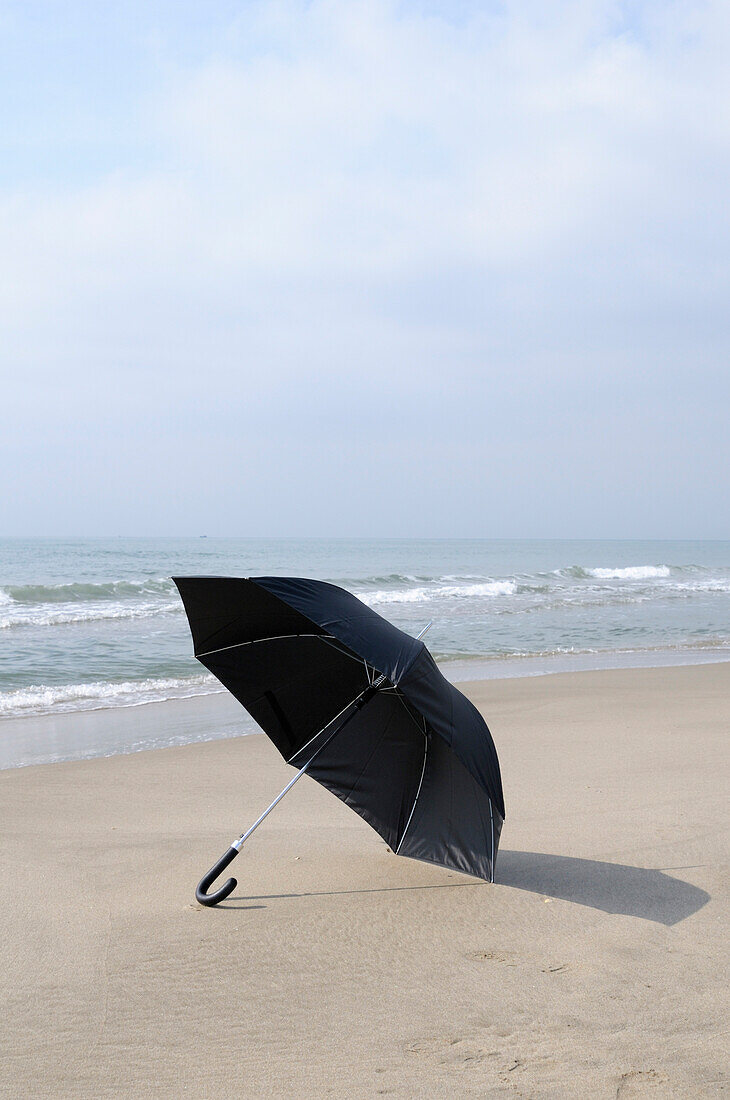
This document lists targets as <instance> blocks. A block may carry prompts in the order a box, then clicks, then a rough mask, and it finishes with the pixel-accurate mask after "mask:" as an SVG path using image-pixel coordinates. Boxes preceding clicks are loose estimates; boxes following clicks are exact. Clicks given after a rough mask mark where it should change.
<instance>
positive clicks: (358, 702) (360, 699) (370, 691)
mask: <svg viewBox="0 0 730 1100" xmlns="http://www.w3.org/2000/svg"><path fill="white" fill-rule="evenodd" d="M432 623H433V620H431V622H429V623H427V624H426V626H424V628H423V630H422V631H421V632H420V634H418V635H417V636H416V638H417V640H420V639H421V638H422V637H423V635H424V634H425V633H426V631H427V630H428V629H429V628H430V627H431V625H432ZM384 680H385V676H383V675H380V676H378V678H377V680H373V682H372V684H368V686H367V687H366V688H365V690H364V691H361V692H360V694H359V695H358V696H357V697H356V698H355V699H353V700H352V702H351V703H348V707H351V706H354V707H355V710H354V711H353V712H352V714H348V715H347V717H346V718H344V719H343V720H342V722H340V724H339V725H338V726H336V727H335V729H333V730H332V733H331V734H330V735H329V737H328V738H327V739H326V740H325V741H323V742H322V744H321V745H320V746H319V748H318V749H316V750H315V752H314V753H313V754H312V756H310V758H309V760H308V761H307V763H306V764H305V765H304V767H303V768H300V769H299V771H298V772H297V774H296V775H295V776H294V778H293V779H290V780H289V782H288V783H287V785H286V787H284V790H283V791H279V793H278V794H277V796H276V798H275V799H274V801H273V802H272V803H271V805H270V806H267V808H266V809H265V810H264V812H263V813H262V814H261V817H259V818H257V819H256V821H254V823H253V825H252V826H251V828H250V829H247V830H246V832H245V833H242V835H241V836H240V837H239V838H238V840H234V842H233V844H231V848H235V849H236V851H237V852H240V851H241V848H242V847H243V845H244V844H245V843H246V841H247V840H248V838H249V837H250V836H251V833H252V832H253V831H254V830H255V829H258V827H259V825H260V824H261V822H262V821H263V820H264V818H266V817H268V816H269V814H270V813H271V811H272V810H273V808H274V806H276V805H278V803H279V802H281V800H282V798H283V797H284V795H285V794H288V793H289V791H290V790H291V789H292V787H293V786H294V784H295V783H296V782H297V780H299V779H301V778H302V776H303V775H304V773H305V772H306V770H307V768H308V767H309V765H310V764H311V763H312V761H313V760H314V759H315V758H316V757H317V756H319V754H320V753H321V751H322V749H323V748H325V746H327V745H329V743H330V741H331V740H332V738H333V737H335V735H336V734H338V733H339V732H340V730H341V729H343V728H344V726H346V725H347V723H348V722H349V721H350V719H351V718H354V717H355V715H356V714H357V712H358V711H359V710H361V709H362V707H364V705H365V703H367V702H368V701H369V700H370V699H371V698H372V697H373V695H375V694H376V692H377V690H378V688H379V687H380V685H381V684H382V683H383V681H384ZM346 709H347V708H346ZM333 721H334V719H333ZM326 729H327V726H324V727H323V729H321V730H320V731H319V733H323V732H324V730H326ZM319 733H318V734H317V735H316V736H317V737H319ZM312 740H315V738H312ZM300 751H301V750H300Z"/></svg>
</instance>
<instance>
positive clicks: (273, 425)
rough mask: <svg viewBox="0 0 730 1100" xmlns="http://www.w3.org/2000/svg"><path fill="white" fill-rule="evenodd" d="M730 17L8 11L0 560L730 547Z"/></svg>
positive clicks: (631, 10)
mask: <svg viewBox="0 0 730 1100" xmlns="http://www.w3.org/2000/svg"><path fill="white" fill-rule="evenodd" d="M728 56H730V5H728V4H727V3H725V2H722V0H718V2H713V0H708V2H696V0H681V2H676V3H667V2H660V0H654V2H641V0H637V2H634V3H628V2H626V3H619V2H612V3H609V2H602V0H578V2H565V3H563V2H559V0H555V2H552V0H539V2H534V3H533V2H531V0H523V2H519V3H517V2H506V3H490V2H487V0H482V2H480V3H477V2H473V3H472V2H469V0H452V2H447V0H442V2H435V0H433V2H426V0H424V2H417V0H409V2H401V3H396V2H387V0H366V2H361V0H311V2H307V3H305V2H302V0H276V2H271V0H261V2H241V0H239V2H233V0H207V2H206V3H204V4H201V3H195V4H194V3H192V2H188V0H148V2H145V3H141V2H139V3H136V2H131V0H130V2H124V0H120V2H117V3H114V4H99V3H97V2H93V3H92V2H89V3H70V2H69V3H64V2H63V0H55V2H51V0H48V2H46V3H40V2H35V0H23V2H17V3H16V2H13V0H0V386H1V389H0V477H1V480H0V485H1V486H2V488H1V489H0V534H6V535H118V534H121V535H186V534H190V535H197V534H202V533H205V534H209V535H244V536H245V535H255V536H295V537H304V536H326V537H337V536H348V537H357V536H364V537H387V536H397V537H409V536H412V537H436V538H444V537H485V538H489V537H495V538H540V537H544V538H561V537H565V538H569V537H574V538H698V539H699V538H729V537H730V504H729V503H728V501H729V499H730V493H729V492H728V480H729V478H728V475H729V473H730V443H729V440H730V430H729V428H730V355H729V352H730V308H729V304H730V303H729V292H730V251H729V246H730V202H729V201H728V196H729V195H730V67H729V66H728V64H727V58H728Z"/></svg>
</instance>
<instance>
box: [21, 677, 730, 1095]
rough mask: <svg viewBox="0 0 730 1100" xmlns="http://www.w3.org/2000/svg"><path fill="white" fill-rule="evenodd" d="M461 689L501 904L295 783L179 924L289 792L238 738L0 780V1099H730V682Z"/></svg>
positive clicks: (542, 683)
mask: <svg viewBox="0 0 730 1100" xmlns="http://www.w3.org/2000/svg"><path fill="white" fill-rule="evenodd" d="M463 688H464V690H465V691H466V693H467V694H468V695H469V696H470V697H471V698H472V699H473V700H474V701H475V702H476V704H477V705H478V706H479V707H480V709H481V710H482V712H483V713H484V715H485V717H486V718H487V721H488V722H489V725H490V728H491V729H492V733H493V735H494V739H495V742H496V744H497V749H498V751H499V755H500V760H501V764H502V772H503V779H504V789H505V800H506V806H507V821H506V823H505V826H504V831H503V833H502V850H501V852H500V856H499V860H498V864H497V880H498V881H497V884H496V885H494V886H492V885H488V884H486V883H481V882H478V881H477V880H474V879H470V878H467V877H465V876H463V875H459V874H456V873H453V872H449V871H446V870H443V869H440V868H438V867H433V866H429V865H426V864H422V863H417V862H414V861H411V860H408V859H403V858H399V857H396V856H394V855H392V854H391V853H389V852H388V850H387V849H386V846H385V845H384V843H383V842H382V841H381V840H380V838H379V837H378V836H377V835H376V834H375V833H374V832H373V831H372V830H371V829H369V828H368V826H367V825H366V824H365V823H364V822H363V821H361V820H360V819H359V818H358V817H357V816H355V815H354V814H353V813H352V812H351V811H350V810H348V809H347V808H346V807H345V806H343V805H342V804H341V803H340V802H338V801H337V799H335V798H333V797H332V796H331V795H330V794H328V793H327V792H326V791H324V790H323V789H322V788H320V787H318V786H317V784H316V783H314V782H313V781H311V780H309V779H307V778H305V779H303V780H302V781H301V782H300V783H299V784H298V785H297V787H296V788H295V789H294V790H293V791H292V792H291V794H290V795H289V796H288V797H287V798H286V799H285V800H284V801H283V802H282V804H281V805H280V806H279V807H277V809H276V810H275V811H274V813H273V814H272V815H271V817H270V818H268V819H267V821H266V822H265V823H264V825H262V827H261V828H260V829H259V830H258V831H257V833H256V834H255V836H254V837H253V838H252V839H251V841H250V842H249V844H248V845H247V846H246V848H245V849H244V852H243V853H242V854H241V856H240V857H239V859H238V860H237V861H236V863H235V864H234V865H233V867H232V868H231V870H232V871H234V873H235V874H236V876H237V877H238V878H239V886H238V888H237V890H236V891H235V892H234V894H233V895H232V897H231V898H229V899H228V901H226V902H225V903H224V904H223V905H222V906H221V907H220V908H218V909H214V910H207V909H201V908H200V907H199V906H198V905H197V904H196V903H195V902H194V898H193V891H194V888H195V885H196V883H197V881H198V879H199V878H200V877H201V875H202V873H203V872H204V871H205V870H206V869H207V868H208V867H209V866H210V865H211V864H212V863H213V862H214V861H215V860H216V859H217V858H218V856H219V855H221V853H222V852H223V851H224V850H225V849H226V848H227V846H228V845H229V844H230V842H231V840H232V839H233V838H234V837H235V836H237V835H238V833H239V832H240V831H242V830H243V829H244V828H245V827H247V826H248V825H249V824H250V823H251V822H252V821H253V820H254V818H255V817H256V816H257V815H258V814H259V812H260V811H261V810H262V809H263V808H264V807H265V806H267V805H268V803H269V802H270V801H271V799H272V798H273V796H274V795H275V794H276V793H277V792H278V790H279V789H280V788H281V787H282V786H283V785H284V783H285V782H286V781H287V780H288V779H289V778H290V777H291V775H292V771H291V769H290V768H287V766H286V765H285V764H284V763H283V762H282V760H281V758H280V757H279V756H278V754H277V753H276V751H275V749H274V748H273V746H272V745H271V744H270V743H269V742H268V740H267V739H266V738H265V737H263V736H261V735H257V736H251V737H242V738H235V739H228V740H220V741H212V742H209V743H205V744H194V745H186V746H182V747H175V748H167V749H162V750H158V751H152V752H140V753H134V754H131V755H127V756H116V757H112V758H108V759H95V760H88V761H82V762H75V763H68V764H53V765H48V766H37V767H31V768H21V769H16V770H8V771H4V772H1V773H0V786H1V790H0V805H2V825H3V827H2V845H3V855H2V867H3V907H4V919H3V936H2V952H3V965H2V971H1V974H2V982H3V986H4V988H3V1002H4V1005H5V1009H4V1013H3V1021H2V1028H1V1029H0V1054H1V1059H0V1088H2V1089H3V1090H4V1091H3V1095H7V1096H33V1097H54V1098H55V1097H132V1096H135V1097H137V1096H143V1097H146V1096H150V1097H179V1096H187V1095H190V1096H196V1097H228V1096H244V1097H259V1096H260V1097H279V1096H281V1097H325V1096H337V1097H370V1096H379V1095H384V1096H392V1097H442V1096H443V1097H461V1096H486V1097H515V1096H517V1097H519V1096H521V1097H573V1096H575V1097H607V1098H608V1097H611V1098H614V1097H620V1098H621V1100H626V1098H629V1097H634V1096H647V1097H648V1096H657V1097H665V1096H670V1097H673V1096H677V1097H680V1096H681V1097H705V1096H719V1095H725V1093H724V1088H725V1087H726V1084H727V1076H726V1073H727V1030H726V1025H725V1024H724V1021H726V1020H727V1019H728V1007H729V1006H728V986H729V977H730V975H728V964H727V955H728V952H727V944H728V908H727V900H728V877H727V857H728V851H727V826H728V799H727V774H728V773H727V764H728V755H730V750H729V748H728V726H729V725H730V663H728V664H719V665H708V666H702V667H693V668H667V669H653V670H648V669H631V670H619V671H604V672H582V673H571V674H565V675H555V676H542V677H535V678H531V679H520V680H504V681H485V682H480V683H474V684H468V685H464V686H463ZM226 705H227V704H223V703H221V701H220V700H219V699H218V700H217V699H212V700H207V701H205V702H204V703H201V702H200V701H195V702H193V703H191V704H190V706H194V707H196V708H198V711H199V710H200V707H201V706H203V707H204V706H209V707H210V708H211V715H212V716H213V715H214V714H215V713H216V708H220V707H221V706H226ZM164 706H167V705H164ZM176 707H177V708H178V710H177V713H179V714H182V713H183V710H181V709H180V708H184V707H185V704H183V703H178V704H174V705H173V704H170V705H169V707H168V709H167V710H166V712H165V713H166V714H168V716H169V715H174V714H175V713H176V711H175V708H176ZM133 709H134V708H133ZM136 709H137V710H140V708H136ZM152 713H154V712H152ZM71 720H73V719H71ZM114 720H115V721H124V720H125V719H124V716H123V715H121V714H120V712H117V714H116V715H115V718H114ZM128 720H129V721H139V715H136V716H135V715H129V717H128ZM168 720H169V719H168ZM38 721H39V723H40V726H41V729H42V727H43V720H38ZM47 721H48V723H49V729H50V728H51V723H52V721H53V720H51V719H48V720H47ZM84 721H99V722H103V721H105V718H104V716H103V713H102V712H99V713H98V714H97V716H96V717H95V718H89V716H86V717H85V718H84ZM2 732H3V729H2V724H0V735H2Z"/></svg>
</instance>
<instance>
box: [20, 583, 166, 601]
mask: <svg viewBox="0 0 730 1100" xmlns="http://www.w3.org/2000/svg"><path fill="white" fill-rule="evenodd" d="M175 591H176V589H175V585H174V584H173V582H172V580H171V579H170V578H169V577H150V578H148V579H146V580H143V581H100V582H91V581H88V582H86V581H73V582H70V583H67V584H17V585H5V586H4V587H3V588H0V600H1V601H2V603H7V602H8V601H12V602H13V603H19V604H43V603H81V602H83V603H89V602H93V601H96V600H119V599H135V598H137V599H139V598H141V597H144V596H162V595H165V596H169V595H171V594H172V593H174V592H175Z"/></svg>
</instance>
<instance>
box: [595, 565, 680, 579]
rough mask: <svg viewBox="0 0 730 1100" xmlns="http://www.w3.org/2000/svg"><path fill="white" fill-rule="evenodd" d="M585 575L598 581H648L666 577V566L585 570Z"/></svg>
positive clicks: (667, 570) (667, 568)
mask: <svg viewBox="0 0 730 1100" xmlns="http://www.w3.org/2000/svg"><path fill="white" fill-rule="evenodd" d="M585 572H586V575H587V576H589V577H595V578H596V580H599V581H611V580H616V581H648V580H653V579H654V578H657V577H668V576H669V574H670V572H671V570H670V568H669V566H668V565H627V566H623V567H621V568H618V569H586V571H585Z"/></svg>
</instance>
